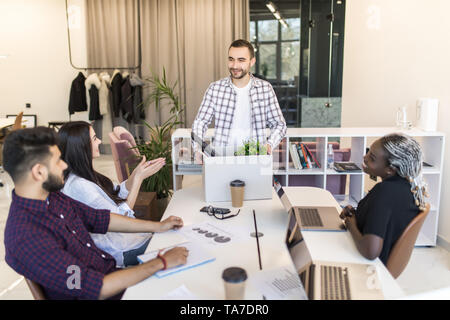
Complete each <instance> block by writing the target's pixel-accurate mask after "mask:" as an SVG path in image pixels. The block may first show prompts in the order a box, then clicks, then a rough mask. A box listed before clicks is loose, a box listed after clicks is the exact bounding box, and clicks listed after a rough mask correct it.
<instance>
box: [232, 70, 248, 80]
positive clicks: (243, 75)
mask: <svg viewBox="0 0 450 320" xmlns="http://www.w3.org/2000/svg"><path fill="white" fill-rule="evenodd" d="M228 71H229V72H230V75H231V78H233V79H242V78H243V77H245V76H246V75H247V74H248V71H245V70H242V75H241V76H239V77H235V76H233V72H232V71H231V69H228Z"/></svg>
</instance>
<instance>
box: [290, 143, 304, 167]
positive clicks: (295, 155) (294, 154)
mask: <svg viewBox="0 0 450 320" xmlns="http://www.w3.org/2000/svg"><path fill="white" fill-rule="evenodd" d="M290 151H291V158H292V162H293V163H294V167H295V169H302V165H301V162H300V157H299V155H298V152H297V145H296V144H295V143H291V145H290Z"/></svg>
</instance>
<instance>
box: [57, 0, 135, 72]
mask: <svg viewBox="0 0 450 320" xmlns="http://www.w3.org/2000/svg"><path fill="white" fill-rule="evenodd" d="M65 2H66V23H67V39H68V42H69V61H70V65H71V66H72V68H74V69H76V70H85V71H87V70H115V69H118V70H136V69H138V75H139V77H141V66H142V48H141V5H140V1H139V0H137V24H138V65H137V66H134V67H77V66H75V65H74V64H73V62H72V47H71V44H70V29H69V12H68V5H67V0H65Z"/></svg>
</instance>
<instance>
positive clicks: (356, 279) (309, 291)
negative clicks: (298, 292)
mask: <svg viewBox="0 0 450 320" xmlns="http://www.w3.org/2000/svg"><path fill="white" fill-rule="evenodd" d="M298 225H299V223H298V220H297V219H296V217H295V214H292V211H291V212H290V213H289V223H288V227H287V232H286V246H287V248H288V250H289V254H290V255H291V258H292V261H293V262H294V266H295V268H296V270H297V272H298V274H299V277H300V281H301V282H302V284H303V288H304V290H305V292H306V295H307V296H308V299H310V300H379V299H384V297H383V293H382V291H381V287H380V281H379V278H378V273H377V270H376V267H375V266H373V265H369V264H357V263H340V262H325V261H313V260H312V258H311V254H310V252H309V250H308V247H307V246H306V243H305V241H303V237H302V234H301V231H300V228H299V227H298Z"/></svg>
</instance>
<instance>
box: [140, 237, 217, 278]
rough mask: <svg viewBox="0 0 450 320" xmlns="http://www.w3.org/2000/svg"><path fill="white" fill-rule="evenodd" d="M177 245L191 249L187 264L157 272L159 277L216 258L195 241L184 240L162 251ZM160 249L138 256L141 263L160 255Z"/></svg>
mask: <svg viewBox="0 0 450 320" xmlns="http://www.w3.org/2000/svg"><path fill="white" fill-rule="evenodd" d="M175 247H185V248H186V249H188V250H189V255H188V257H187V261H186V264H183V265H180V266H178V267H173V268H169V269H167V270H160V271H158V272H156V273H155V276H157V277H158V278H164V277H167V276H169V275H171V274H174V273H178V272H180V271H183V270H187V269H191V268H195V267H198V266H201V265H203V264H205V263H208V262H212V261H214V260H216V258H215V257H214V256H213V255H212V254H211V253H210V252H208V251H207V250H206V249H205V248H204V247H202V246H200V245H198V244H196V243H194V242H183V243H179V244H177V245H174V246H171V247H167V248H164V249H163V251H162V254H164V252H165V251H168V250H170V249H172V248H175ZM158 252H159V250H154V251H150V252H148V253H145V254H143V255H140V256H138V257H137V258H138V260H139V262H140V263H144V262H147V261H150V260H152V259H154V258H156V256H157V255H158Z"/></svg>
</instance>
